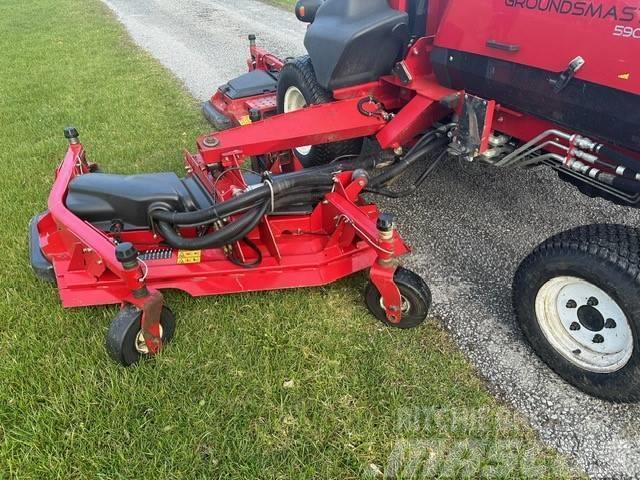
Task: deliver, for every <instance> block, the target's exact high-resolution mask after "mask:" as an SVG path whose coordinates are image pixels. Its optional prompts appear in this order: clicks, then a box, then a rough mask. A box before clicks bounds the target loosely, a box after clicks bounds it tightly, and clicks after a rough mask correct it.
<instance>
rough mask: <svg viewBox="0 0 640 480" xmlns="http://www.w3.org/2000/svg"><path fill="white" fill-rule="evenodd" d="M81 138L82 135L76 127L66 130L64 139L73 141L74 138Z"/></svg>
mask: <svg viewBox="0 0 640 480" xmlns="http://www.w3.org/2000/svg"><path fill="white" fill-rule="evenodd" d="M79 136H80V134H79V133H78V130H77V129H76V127H67V128H65V129H64V138H66V139H67V140H72V139H74V138H78V137H79Z"/></svg>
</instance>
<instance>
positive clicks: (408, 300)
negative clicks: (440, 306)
mask: <svg viewBox="0 0 640 480" xmlns="http://www.w3.org/2000/svg"><path fill="white" fill-rule="evenodd" d="M393 280H394V282H395V283H396V285H397V286H398V289H399V290H400V295H401V296H402V320H401V321H400V323H392V322H390V321H389V319H388V318H387V314H386V312H385V307H384V302H383V300H382V295H380V292H379V291H378V289H377V288H376V286H375V285H374V284H373V283H369V285H367V289H366V290H365V294H364V296H365V302H366V304H367V307H368V308H369V311H370V312H371V313H372V314H373V316H375V317H376V318H377V319H378V320H380V321H381V322H382V323H384V324H385V325H388V326H390V327H394V328H401V329H409V328H416V327H418V326H420V325H422V324H423V323H424V321H425V320H426V319H427V316H428V315H429V310H430V309H431V291H430V290H429V287H428V286H427V284H426V283H425V281H424V280H423V279H422V278H421V277H420V276H419V275H417V274H415V273H413V272H412V271H410V270H407V269H406V268H402V267H400V268H398V269H397V270H396V273H395V275H394V277H393Z"/></svg>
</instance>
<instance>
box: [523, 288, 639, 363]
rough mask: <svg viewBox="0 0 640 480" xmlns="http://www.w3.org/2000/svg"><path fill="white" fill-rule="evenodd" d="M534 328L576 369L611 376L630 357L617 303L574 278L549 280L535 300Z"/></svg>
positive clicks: (623, 319) (629, 341)
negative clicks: (535, 321)
mask: <svg viewBox="0 0 640 480" xmlns="http://www.w3.org/2000/svg"><path fill="white" fill-rule="evenodd" d="M535 306H536V316H537V319H538V324H539V325H540V328H541V330H542V332H543V333H544V335H545V337H546V338H547V340H548V341H549V343H550V344H551V345H552V346H553V348H554V349H555V350H556V351H558V353H560V354H561V355H562V356H563V357H565V358H566V359H568V360H569V361H571V362H572V363H573V364H575V365H577V366H579V367H580V368H583V369H586V370H589V371H592V372H597V373H611V372H615V371H618V370H620V369H621V368H623V367H624V366H625V365H626V364H627V363H628V362H629V359H630V358H631V355H632V354H633V333H632V331H631V327H630V324H629V320H628V318H627V316H626V315H625V313H624V312H623V310H622V308H621V307H620V306H619V305H618V303H617V302H616V301H615V300H614V299H613V298H612V297H611V296H609V295H608V294H607V293H606V292H605V291H604V290H602V289H601V288H599V287H598V286H596V285H594V284H592V283H590V282H588V281H586V280H583V279H581V278H577V277H569V276H562V277H556V278H553V279H551V280H549V281H548V282H547V283H546V284H545V285H543V286H542V288H541V289H540V290H539V292H538V295H537V297H536V305H535Z"/></svg>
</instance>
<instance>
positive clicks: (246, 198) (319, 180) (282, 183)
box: [149, 173, 333, 225]
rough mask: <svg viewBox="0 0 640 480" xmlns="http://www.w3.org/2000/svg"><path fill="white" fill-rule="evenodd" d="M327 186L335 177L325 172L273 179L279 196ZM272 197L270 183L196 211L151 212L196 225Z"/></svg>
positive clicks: (167, 219)
mask: <svg viewBox="0 0 640 480" xmlns="http://www.w3.org/2000/svg"><path fill="white" fill-rule="evenodd" d="M323 186H324V187H327V188H328V189H330V188H331V187H332V186H333V178H332V176H331V175H329V174H325V173H323V174H322V175H316V176H311V175H307V176H302V175H300V176H298V177H295V178H288V179H284V180H283V179H279V178H278V177H274V180H273V194H274V196H277V195H279V194H281V193H282V192H284V191H286V190H290V189H292V188H297V187H310V188H311V187H323ZM270 198H271V189H270V188H269V186H268V185H266V184H265V185H263V186H261V187H258V188H254V189H253V190H249V191H248V192H245V193H242V194H241V195H239V196H237V197H236V198H233V199H231V200H228V201H226V202H222V203H219V204H216V205H213V206H211V207H209V208H206V209H203V210H196V211H194V212H168V211H164V210H153V211H151V212H149V214H150V216H151V218H152V219H154V220H156V221H161V222H165V223H168V224H171V225H194V224H197V223H200V222H203V221H206V220H211V219H218V218H224V217H227V216H229V214H230V213H232V212H237V211H239V210H240V211H241V210H242V209H245V208H250V207H254V206H256V205H259V204H260V203H261V202H264V201H266V200H269V199H270Z"/></svg>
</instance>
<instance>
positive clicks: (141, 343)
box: [136, 325, 164, 355]
mask: <svg viewBox="0 0 640 480" xmlns="http://www.w3.org/2000/svg"><path fill="white" fill-rule="evenodd" d="M163 333H164V332H163V330H162V325H160V338H162V335H163ZM136 351H137V352H138V353H139V354H141V355H149V347H148V346H147V342H146V341H145V340H144V332H143V331H142V330H140V331H139V332H138V336H137V337H136Z"/></svg>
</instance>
